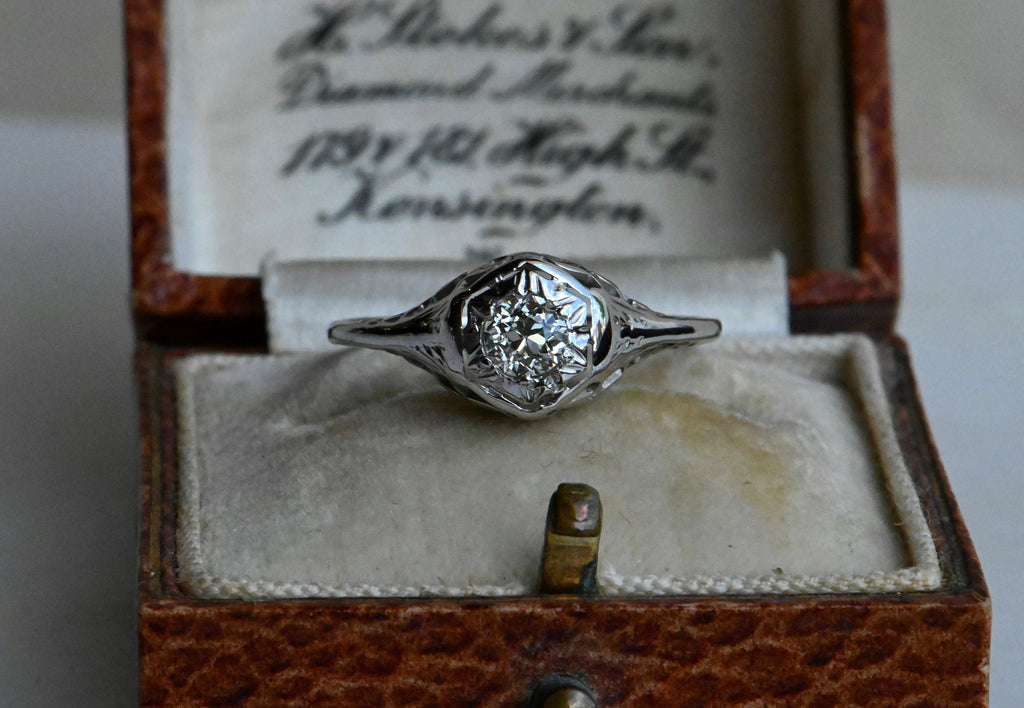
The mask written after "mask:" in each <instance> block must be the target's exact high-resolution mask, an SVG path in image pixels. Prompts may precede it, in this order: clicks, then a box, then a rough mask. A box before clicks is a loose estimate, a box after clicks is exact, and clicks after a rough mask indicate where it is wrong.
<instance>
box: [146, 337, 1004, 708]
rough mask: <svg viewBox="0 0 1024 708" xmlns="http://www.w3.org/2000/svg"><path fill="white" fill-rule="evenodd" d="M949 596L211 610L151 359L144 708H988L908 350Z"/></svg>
mask: <svg viewBox="0 0 1024 708" xmlns="http://www.w3.org/2000/svg"><path fill="white" fill-rule="evenodd" d="M880 347H881V349H880V352H881V361H882V370H883V376H884V378H885V380H886V383H887V388H888V393H889V397H890V400H891V401H892V405H893V412H894V419H895V421H896V426H897V432H898V434H899V438H900V444H901V446H902V447H903V449H904V451H905V455H906V458H907V464H908V467H909V468H910V470H911V473H912V475H913V477H914V479H915V484H916V485H917V486H918V488H919V490H920V493H921V500H922V506H923V508H924V511H925V514H926V517H927V519H928V523H929V526H930V527H931V528H932V531H933V535H934V537H935V540H936V546H937V548H938V550H939V555H940V560H941V564H942V567H943V576H944V585H945V587H944V588H943V590H941V591H939V592H935V593H918V594H894V595H884V596H868V595H847V596H821V595H818V596H797V597H761V598H745V599H737V598H724V597H717V598H708V597H703V598H670V599H659V600H650V599H648V600H645V599H639V598H638V599H633V600H630V599H595V600H591V601H585V600H577V599H558V598H511V599H506V600H480V601H478V600H462V601H445V600H425V599H410V600H395V601H380V600H350V601H329V600H308V601H277V602H267V603H243V602H204V601H198V600H193V599H190V598H188V597H186V596H184V595H183V594H182V593H181V591H180V589H179V588H178V587H177V584H176V582H175V578H174V547H175V541H174V533H175V524H174V520H175V504H174V498H175V465H176V456H175V448H176V439H177V438H176V421H177V416H176V411H175V406H174V385H173V383H174V382H173V377H172V376H171V375H170V373H169V363H170V362H171V361H172V360H173V358H174V357H175V356H179V355H180V354H182V353H184V352H181V351H178V352H167V351H166V350H162V349H159V348H151V347H149V346H143V347H142V348H141V349H140V352H139V357H138V362H139V367H140V382H141V386H140V387H141V390H142V393H143V406H142V411H143V417H142V430H143V453H144V478H143V523H142V537H141V546H140V551H141V559H142V560H141V565H140V614H139V635H140V680H141V691H142V696H141V698H142V704H143V705H145V706H153V707H157V706H159V707H170V706H214V705H221V706H318V705H323V706H363V705H365V706H375V705H397V706H405V705H421V706H460V705H466V706H476V705H480V706H522V705H524V702H525V701H526V700H527V698H528V696H529V693H530V690H531V689H532V687H533V685H534V683H535V682H536V681H538V680H540V679H541V678H542V677H544V676H545V675H547V674H549V673H555V672H568V673H571V674H575V675H579V676H582V677H584V678H585V679H586V680H587V681H588V682H589V683H590V684H591V685H592V686H593V687H594V688H595V690H596V691H597V692H598V694H599V696H600V698H601V705H603V706H652V705H664V706H807V707H813V708H825V707H828V706H900V707H901V708H925V707H929V706H931V707H934V708H956V707H959V706H964V707H966V706H972V707H973V706H979V707H980V706H984V705H985V704H986V694H987V687H988V674H987V665H988V653H989V634H990V623H991V617H990V607H989V601H988V597H987V590H986V588H985V582H984V579H983V578H982V575H981V569H980V566H979V565H978V562H977V556H976V554H975V552H974V549H973V546H972V545H971V541H970V538H969V537H968V535H967V533H966V530H965V529H964V527H963V522H962V520H961V518H960V515H959V512H958V510H957V508H956V504H955V501H954V500H953V498H952V496H951V494H950V492H949V487H948V482H947V481H946V479H945V476H944V474H943V472H942V468H941V465H940V464H939V462H938V460H937V458H936V456H935V451H934V447H933V445H932V444H931V440H930V438H929V437H928V432H927V428H926V426H925V424H924V419H923V414H922V412H921V409H920V404H919V402H918V399H917V396H916V392H915V388H914V382H913V379H912V377H911V375H910V369H909V362H908V360H907V355H906V351H905V349H904V348H903V346H902V344H901V343H900V342H898V341H892V342H891V343H888V344H884V343H883V344H881V345H880Z"/></svg>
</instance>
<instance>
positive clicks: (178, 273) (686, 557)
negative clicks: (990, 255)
mask: <svg viewBox="0 0 1024 708" xmlns="http://www.w3.org/2000/svg"><path fill="white" fill-rule="evenodd" d="M126 8H127V12H126V19H127V42H128V44H127V46H128V60H129V118H130V121H129V123H130V124H129V128H130V131H129V132H130V145H131V175H132V185H131V188H132V213H133V240H132V251H133V276H134V277H133V298H134V309H135V316H136V324H137V333H138V342H139V343H138V355H137V370H138V377H139V388H140V393H141V408H140V410H141V420H142V433H143V509H142V523H141V542H140V577H139V583H140V584H139V633H140V677H141V702H142V704H143V705H146V706H193V705H195V706H198V705H211V704H217V705H319V704H324V705H332V706H334V705H455V704H458V705H463V704H465V705H527V704H528V702H529V700H530V696H531V692H532V691H533V690H534V687H535V686H536V685H538V683H539V682H542V681H544V680H545V679H546V678H549V677H551V676H556V677H557V676H571V677H574V680H577V681H582V682H583V683H585V684H586V685H587V686H589V687H590V688H591V689H592V690H593V692H594V694H595V696H596V697H597V700H598V702H599V704H600V705H649V704H654V705H661V704H665V705H707V706H716V705H723V706H724V705H738V704H755V703H756V704H760V703H765V702H766V703H768V704H785V705H806V706H812V705H813V706H826V705H943V706H976V705H985V703H986V697H987V674H986V667H987V660H988V650H989V649H988V641H989V631H990V610H989V600H988V594H987V589H986V587H985V583H984V579H983V577H982V574H981V569H980V566H979V564H978V561H977V557H976V554H975V552H974V549H973V546H972V544H971V541H970V538H969V536H968V534H967V531H966V529H965V528H964V525H963V522H962V520H961V518H960V515H959V512H958V510H957V507H956V502H955V499H954V497H953V495H952V493H951V491H950V489H949V485H948V482H947V480H946V477H945V474H944V472H943V470H942V467H941V463H940V462H939V460H938V457H937V454H936V452H935V450H934V447H933V445H932V442H931V439H930V436H929V433H928V429H927V425H926V423H925V419H924V414H923V411H922V409H921V406H920V403H919V400H918V397H917V394H916V390H915V385H914V381H913V375H912V372H911V368H910V363H909V357H908V355H907V352H906V348H905V346H904V344H903V343H902V341H901V340H900V339H899V337H898V336H896V335H895V334H894V333H893V323H894V319H895V312H896V307H897V304H898V296H899V263H898V244H897V230H896V226H897V216H896V195H895V169H894V164H893V150H892V125H891V114H890V107H889V84H888V69H887V59H886V41H887V38H886V31H885V8H884V5H883V3H882V1H881V0H844V1H842V2H839V1H836V2H811V1H810V0H772V1H771V2H754V1H753V0H728V1H727V2H721V3H716V4H714V5H713V6H709V5H708V4H701V3H697V2H692V1H690V0H676V1H674V2H668V3H652V4H651V5H650V6H644V5H643V4H639V5H624V4H621V3H616V2H592V1H591V2H582V1H576V0H562V1H561V2H559V3H554V4H553V3H541V2H523V3H517V4H511V3H487V2H467V3H461V4H457V3H454V2H440V1H439V0H436V1H424V0H408V1H402V2H398V3H376V2H372V1H366V2H335V3H312V2H304V1H297V2H286V3H278V4H275V5H274V6H273V7H265V6H264V4H262V3H257V2H255V1H254V0H225V1H224V2H220V3H204V2H199V1H198V0H163V2H161V1H159V0H127V4H126ZM518 250H532V251H543V252H550V253H553V254H555V255H558V256H560V257H568V258H571V259H572V260H576V261H579V262H581V263H584V264H585V265H587V266H589V267H593V268H594V270H596V271H597V272H600V273H603V274H605V275H607V276H608V277H609V278H611V279H612V280H613V281H614V282H616V283H617V284H618V285H619V286H620V287H621V289H622V290H623V292H624V293H625V294H626V295H627V296H630V297H634V298H636V299H637V300H640V301H642V302H645V303H646V304H648V305H650V306H651V307H653V308H654V309H656V310H659V311H664V312H672V313H679V314H688V315H700V316H713V317H718V318H719V319H721V320H722V322H723V326H724V330H725V336H724V337H723V338H722V339H721V340H720V341H718V342H715V343H712V344H708V345H705V346H703V347H699V348H694V349H692V350H686V351H679V350H676V351H667V352H663V353H660V354H658V355H657V356H655V357H651V358H650V359H649V360H646V361H644V362H643V363H641V364H639V365H638V366H636V367H635V368H634V369H632V370H630V371H629V372H627V373H626V374H625V375H624V376H623V378H622V380H621V381H620V382H618V383H617V384H616V386H615V387H613V388H612V389H610V390H609V391H607V392H605V393H604V394H603V395H602V396H601V397H599V398H598V399H596V400H595V401H593V402H592V403H589V404H587V405H586V406H582V407H579V408H575V409H572V410H569V411H566V412H563V413H559V414H557V415H555V416H552V417H550V418H548V419H545V420H543V421H540V422H521V421H515V420H511V419H506V418H503V417H501V416H498V415H496V414H493V413H490V412H487V411H484V410H483V409H481V408H479V407H477V406H475V405H473V404H471V403H468V402H466V401H464V400H462V399H459V398H457V397H455V396H454V395H453V394H451V393H449V392H446V391H444V390H442V389H441V388H440V387H438V386H437V384H436V382H434V381H433V380H432V379H431V377H430V376H429V375H427V374H425V373H424V372H422V371H420V370H418V369H415V368H413V367H411V366H409V365H408V364H407V363H406V362H404V361H402V360H400V359H399V358H397V357H394V356H391V355H388V354H385V353H381V352H372V351H364V350H355V349H348V348H338V347H331V346H330V345H329V344H328V342H327V339H326V329H327V325H328V324H329V322H330V321H331V320H332V319H339V318H343V317H352V316H362V315H369V316H375V315H388V314H394V313H396V312H399V311H401V310H404V309H407V308H408V307H410V306H412V305H414V304H416V303H417V302H420V301H422V300H423V299H425V298H426V297H429V296H430V295H431V294H433V291H434V290H436V289H437V288H438V287H440V286H441V285H442V284H443V283H444V282H446V281H447V280H448V279H450V278H452V277H453V276H455V275H457V274H459V273H460V272H462V271H464V270H466V269H468V268H469V267H472V266H473V265H474V264H476V263H479V262H481V261H482V260H485V259H486V258H488V257H490V256H493V255H496V254H498V253H506V252H513V251H518ZM562 482H582V483H587V484H590V485H592V486H594V487H595V488H597V489H598V490H599V491H600V493H601V496H602V501H603V505H604V508H605V514H606V518H605V521H604V524H603V526H604V530H603V532H602V540H601V556H600V565H599V569H598V573H597V578H598V584H599V586H600V589H601V594H600V595H598V596H596V597H586V598H584V597H578V596H571V595H565V596H562V595H555V596H546V595H540V594H538V592H537V575H538V568H539V563H540V552H541V544H542V541H543V531H544V519H545V515H546V503H547V498H548V496H549V495H550V494H551V492H553V491H554V489H555V487H557V486H558V484H560V483H562Z"/></svg>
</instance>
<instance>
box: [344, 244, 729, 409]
mask: <svg viewBox="0 0 1024 708" xmlns="http://www.w3.org/2000/svg"><path fill="white" fill-rule="evenodd" d="M721 331H722V327H721V323H720V322H719V321H718V320H714V319H707V318H699V317H671V316H668V315H663V314H660V313H657V312H655V311H653V310H651V309H649V308H648V307H646V306H645V305H642V304H640V303H638V302H636V301H634V300H630V299H627V298H625V297H623V296H622V294H621V293H620V292H619V290H618V288H617V287H616V286H615V285H613V284H612V283H611V282H610V281H608V280H607V279H606V278H604V277H602V276H600V275H598V274H597V273H594V272H592V271H590V270H587V269H586V268H583V267H582V266H579V265H576V264H575V263H570V262H568V261H563V260H561V259H556V258H554V257H552V256H546V255H542V254H536V253H519V254H514V255H510V256H504V257H502V258H499V259H497V260H494V261H491V262H490V263H487V264H485V265H483V266H481V267H479V268H476V269H474V270H471V271H469V272H468V273H466V274H464V275H462V276H459V277H458V278H456V279H455V280H453V281H452V282H450V283H448V284H447V285H446V286H445V287H443V288H442V289H441V290H440V291H438V293H437V294H436V295H434V296H433V297H431V298H430V299H428V300H427V301H425V302H424V303H422V304H420V305H418V306H416V307H414V308H413V309H411V310H409V311H408V312H404V313H402V314H400V315H396V316H394V317H387V318H361V319H352V320H342V321H339V322H335V323H333V324H332V325H331V326H330V328H329V329H328V337H329V339H330V341H331V342H333V343H335V344H342V345H350V346H358V347H368V348H372V349H381V350H384V351H387V352H390V353H392V354H397V355H399V356H401V357H404V358H405V359H407V360H408V361H410V362H411V363H413V364H415V365H417V366H419V367H421V368H423V369H425V370H427V371H429V372H430V373H432V374H434V375H435V376H436V377H437V378H438V379H439V380H440V381H441V383H442V384H444V385H445V386H447V387H448V388H450V389H452V390H454V391H456V392H457V393H459V394H461V395H463V396H465V397H466V398H469V399H471V400H473V401H476V402H478V403H481V404H483V405H486V406H488V407H490V408H493V409H496V410H498V411H501V412H503V413H506V414H509V415H512V416H515V417H518V418H524V419H532V418H539V417H543V416H546V415H548V414H550V413H553V412H555V411H557V410H562V409H563V408H566V407H568V406H570V405H573V404H575V403H579V402H581V401H583V400H585V399H587V398H590V397H591V396H593V395H594V394H596V393H598V392H599V391H601V390H603V389H604V388H607V387H608V386H610V385H611V384H612V383H614V382H615V381H616V380H617V379H618V378H619V376H621V374H622V372H623V371H624V370H625V369H626V368H628V367H629V366H631V365H632V364H634V363H636V362H637V361H639V360H640V359H641V358H643V357H644V356H646V355H647V354H650V353H652V352H655V351H658V350H660V349H664V348H668V347H685V346H691V345H694V344H700V343H702V342H706V341H708V340H711V339H714V338H716V337H718V336H719V334H721Z"/></svg>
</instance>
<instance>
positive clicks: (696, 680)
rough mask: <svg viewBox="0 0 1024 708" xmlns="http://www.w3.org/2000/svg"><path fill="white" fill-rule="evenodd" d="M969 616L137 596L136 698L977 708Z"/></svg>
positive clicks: (977, 661)
mask: <svg viewBox="0 0 1024 708" xmlns="http://www.w3.org/2000/svg"><path fill="white" fill-rule="evenodd" d="M983 615H984V613H983V612H981V611H980V608H979V607H977V606H974V607H971V606H961V607H956V606H951V605H947V604H944V603H943V602H941V601H939V602H935V601H928V600H927V599H925V598H915V600H914V603H913V605H909V604H904V603H901V602H898V601H897V602H893V601H888V602H882V603H877V602H871V601H868V600H862V601H849V600H847V601H844V602H838V603H834V602H832V603H830V602H822V601H820V600H814V599H798V600H796V601H794V602H792V603H786V604H783V603H780V602H773V601H767V600H762V601H755V602H741V603H735V602H730V601H723V600H718V601H712V602H703V603H701V602H694V603H689V602H681V603H675V604H650V605H645V604H643V603H640V602H634V603H629V602H596V603H594V604H587V603H584V602H578V603H574V602H572V601H569V602H563V603H557V602H556V603H551V604H549V603H546V602H541V601H536V600H531V601H521V600H520V601H511V602H508V603H495V604H473V603H458V604H450V603H436V604H435V603H423V602H418V603H409V604H404V605H403V604H395V605H379V604H375V603H362V604H350V605H338V604H331V603H309V604H299V603H271V604H254V605H253V604H250V605H242V604H228V605H221V606H199V607H188V606H182V605H177V606H176V605H174V604H171V605H166V606H162V607H161V606H159V605H148V606H146V607H145V608H144V610H143V613H142V624H141V638H142V666H143V673H142V687H143V688H142V691H143V693H142V703H143V705H145V706H205V705H239V706H242V705H244V706H270V705H295V706H299V705H302V706H363V705H395V706H462V705H465V706H518V705H523V704H524V702H525V701H526V699H527V697H528V695H529V692H530V690H531V689H532V687H533V685H534V683H535V682H536V681H538V680H539V679H541V678H542V677H543V676H545V675H546V674H548V673H553V672H568V673H571V674H574V675H578V676H581V677H583V678H584V679H585V680H586V681H587V682H588V683H589V684H590V685H591V686H592V687H593V688H594V690H595V691H596V692H597V694H598V696H599V697H600V700H601V705H602V706H653V705H664V706H709V707H710V706H748V705H786V706H806V707H807V708H811V707H814V708H824V707H825V706H890V705H891V706H915V707H916V708H923V707H924V706H936V707H940V706H941V707H943V708H956V707H958V706H963V707H966V706H982V705H984V696H985V691H986V683H985V675H984V673H983V672H982V671H981V670H980V667H981V666H982V665H983V663H984V657H985V654H986V647H987V630H986V624H985V618H984V616H983Z"/></svg>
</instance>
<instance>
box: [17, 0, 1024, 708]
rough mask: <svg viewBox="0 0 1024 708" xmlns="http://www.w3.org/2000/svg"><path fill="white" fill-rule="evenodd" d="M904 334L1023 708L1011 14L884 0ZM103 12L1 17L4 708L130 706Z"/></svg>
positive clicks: (998, 671) (999, 5) (124, 260)
mask: <svg viewBox="0 0 1024 708" xmlns="http://www.w3.org/2000/svg"><path fill="white" fill-rule="evenodd" d="M890 10H891V25H892V28H891V29H892V47H893V60H894V71H895V82H896V109H897V128H898V131H899V159H900V170H901V187H902V205H903V216H902V221H903V252H904V275H905V294H904V301H903V310H902V315H901V318H900V324H899V329H900V331H901V332H902V333H903V334H904V335H905V336H907V338H908V339H909V340H910V343H911V345H912V348H913V353H914V360H915V367H916V371H917V374H918V377H919V379H920V383H921V388H922V393H923V396H924V400H925V405H926V407H927V409H928V412H929V416H930V419H931V423H932V428H933V432H934V433H935V438H936V440H937V442H938V445H939V448H940V451H941V452H942V455H943V458H944V461H945V464H946V467H947V469H948V471H949V475H950V478H951V479H952V483H953V486H954V488H955V490H956V492H957V495H958V496H959V499H960V503H961V506H962V508H963V512H964V516H965V517H966V519H967V523H968V526H969V527H970V529H971V532H972V534H973V537H974V540H975V542H976V544H977V545H978V549H979V552H980V554H981V557H982V562H983V564H984V567H985V570H986V573H987V576H988V580H989V584H990V586H991V590H992V595H993V602H994V606H995V637H994V645H993V660H992V705H993V706H997V707H999V708H1002V707H1007V708H1013V707H1016V706H1021V705H1024V681H1022V679H1021V677H1022V676H1024V640H1022V639H1021V637H1020V632H1021V629H1022V625H1024V600H1022V591H1021V588H1022V587H1024V558H1022V551H1021V549H1022V548H1024V522H1022V520H1021V516H1022V509H1024V470H1022V469H1021V465H1020V463H1019V460H1020V459H1021V457H1022V455H1024V450H1022V446H1024V374H1022V367H1024V353H1022V352H1024V335H1022V332H1024V238H1022V236H1024V42H1022V41H1021V40H1020V37H1021V35H1024V3H1021V2H1020V0H989V1H988V2H985V3H975V2H966V1H965V0H891V4H890ZM120 36H121V28H120V3H119V2H118V0H74V1H73V2H72V1H70V0H0V705H3V706H96V707H100V706H102V707H108V706H130V705H133V704H134V703H135V685H136V681H135V675H136V664H135V643H134V624H133V622H134V620H133V616H134V604H133V602H134V592H135V556H136V553H135V544H136V541H135V535H134V534H135V524H136V520H135V517H136V505H137V476H138V475H137V465H138V453H137V448H136V445H137V437H136V435H137V434H136V419H135V417H136V408H135V402H134V398H133V392H132V384H131V380H130V357H131V346H132V344H131V342H132V337H131V332H130V325H129V314H128V311H129V310H128V298H127V292H128V280H127V276H128V246H127V243H128V237H127V219H126V210H127V206H126V197H125V173H124V164H125V154H124V139H123V136H122V125H121V121H122V101H123V97H122V89H121V86H122V52H121V44H120Z"/></svg>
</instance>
